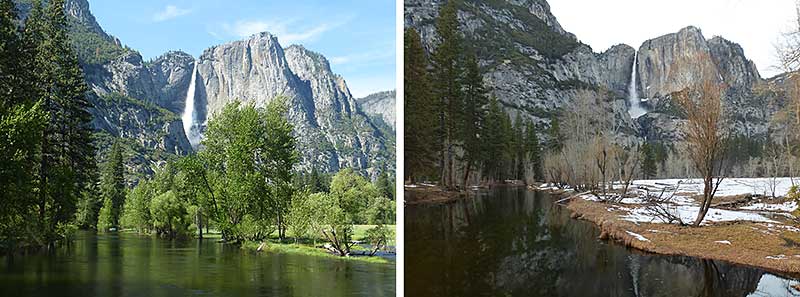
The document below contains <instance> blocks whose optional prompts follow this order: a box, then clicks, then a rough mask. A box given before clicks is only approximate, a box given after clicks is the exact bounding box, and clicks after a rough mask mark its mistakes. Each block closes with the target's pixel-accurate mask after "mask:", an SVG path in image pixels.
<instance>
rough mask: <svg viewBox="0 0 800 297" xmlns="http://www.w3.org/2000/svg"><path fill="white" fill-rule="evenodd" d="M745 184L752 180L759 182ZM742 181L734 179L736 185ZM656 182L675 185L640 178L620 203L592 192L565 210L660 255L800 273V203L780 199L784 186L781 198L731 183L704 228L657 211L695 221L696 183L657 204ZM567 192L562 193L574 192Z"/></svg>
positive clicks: (614, 237) (606, 235)
mask: <svg viewBox="0 0 800 297" xmlns="http://www.w3.org/2000/svg"><path fill="white" fill-rule="evenodd" d="M746 182H748V183H751V184H752V183H753V182H754V181H752V179H750V180H749V181H746ZM741 183H742V181H736V180H733V181H731V184H741ZM656 184H661V185H668V184H674V183H673V181H660V182H653V181H640V182H639V183H638V185H636V183H635V185H634V187H633V188H632V191H630V192H629V194H631V193H635V194H638V195H630V196H631V197H628V198H625V199H622V200H621V201H619V202H616V203H610V202H604V201H601V200H602V197H598V196H595V195H592V194H583V195H581V194H576V195H574V196H571V197H570V199H567V200H565V201H566V208H567V209H568V210H569V211H570V212H571V213H572V215H571V216H572V218H575V219H582V220H586V221H590V222H592V223H594V224H595V225H597V226H598V228H600V232H601V235H600V237H601V239H611V240H615V241H617V242H620V243H622V244H624V245H626V246H629V247H633V248H636V249H639V250H643V251H647V252H653V253H657V254H665V255H682V256H692V257H698V258H703V259H714V260H722V261H727V262H731V263H735V264H741V265H747V266H752V267H758V268H762V269H765V270H768V271H772V272H776V273H780V274H788V275H790V276H792V277H795V278H797V277H800V228H798V227H797V225H796V224H797V223H796V219H795V218H794V217H793V216H792V215H791V214H790V213H791V212H792V211H795V210H796V208H797V205H796V203H795V202H791V201H786V199H784V198H781V197H780V195H781V194H782V195H785V194H786V193H785V192H781V190H780V187H778V188H779V189H778V190H777V192H776V193H777V198H766V197H763V196H759V195H758V193H749V194H748V193H742V192H744V191H747V189H745V188H738V189H735V188H733V187H734V186H730V185H729V186H728V187H727V188H725V187H721V188H720V193H722V194H723V195H721V196H719V197H718V198H715V200H714V202H715V204H714V205H712V206H713V207H712V208H711V209H710V210H709V212H708V214H707V216H706V219H705V220H704V221H703V223H702V224H701V226H700V227H690V226H685V225H681V224H678V223H676V222H674V221H673V222H667V221H668V219H667V218H665V217H664V216H660V215H658V213H659V212H663V213H666V214H668V215H670V216H672V217H673V218H672V219H675V218H677V219H678V220H680V221H683V222H687V223H688V222H690V219H691V218H693V216H694V215H696V211H695V212H694V213H693V212H692V210H693V209H694V208H695V206H694V205H695V203H696V193H695V190H696V189H695V188H696V187H695V186H688V187H682V188H681V187H676V188H674V189H670V191H671V193H677V194H674V198H673V199H669V200H668V201H667V202H664V203H661V204H657V203H653V202H651V201H650V202H648V201H647V198H646V197H647V194H646V193H650V194H651V195H652V193H653V192H658V191H654V190H656V189H654V188H652V187H651V188H647V187H646V186H647V185H650V186H652V185H656ZM786 188H787V190H788V187H786ZM540 189H544V188H540ZM547 190H555V189H547ZM663 192H665V191H663V189H662V191H661V193H663ZM565 193H567V192H565ZM565 193H562V194H561V195H562V196H567V195H570V194H565ZM572 194H574V193H572ZM757 197H760V198H757Z"/></svg>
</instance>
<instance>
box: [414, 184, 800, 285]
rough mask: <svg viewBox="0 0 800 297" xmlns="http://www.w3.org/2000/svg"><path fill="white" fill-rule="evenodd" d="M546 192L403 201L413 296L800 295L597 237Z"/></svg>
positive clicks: (727, 268) (715, 265) (786, 281)
mask: <svg viewBox="0 0 800 297" xmlns="http://www.w3.org/2000/svg"><path fill="white" fill-rule="evenodd" d="M554 201H555V199H554V198H553V197H551V196H549V195H547V194H544V193H537V192H531V191H526V190H524V189H521V188H497V189H493V190H490V191H484V192H481V193H478V194H476V195H475V197H470V198H468V199H462V200H458V201H455V202H452V203H448V204H439V205H415V206H408V207H406V208H405V216H406V217H405V218H406V223H405V224H406V229H405V237H406V245H405V250H406V256H405V259H406V262H405V274H406V277H405V291H406V295H407V296H800V291H797V290H794V289H792V288H791V285H793V284H797V283H798V281H797V280H793V279H791V278H786V277H781V276H775V275H772V274H769V273H765V272H764V271H762V270H760V269H754V268H748V267H744V266H738V265H731V264H728V263H725V262H720V261H710V260H701V259H697V258H691V257H675V256H660V255H653V254H647V253H642V252H638V251H636V250H632V249H627V248H624V247H622V246H620V245H617V244H614V243H608V242H604V241H601V240H598V239H597V238H598V236H599V232H598V230H597V228H596V227H595V226H594V225H592V224H591V223H588V222H585V221H579V220H573V219H570V218H569V211H568V210H566V209H565V208H563V207H560V206H557V205H555V204H554Z"/></svg>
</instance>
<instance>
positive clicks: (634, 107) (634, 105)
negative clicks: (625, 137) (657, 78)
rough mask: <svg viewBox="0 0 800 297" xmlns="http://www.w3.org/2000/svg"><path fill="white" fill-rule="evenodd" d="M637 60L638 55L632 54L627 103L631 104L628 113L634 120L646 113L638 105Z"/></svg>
mask: <svg viewBox="0 0 800 297" xmlns="http://www.w3.org/2000/svg"><path fill="white" fill-rule="evenodd" d="M638 59H639V53H638V52H636V53H634V54H633V66H631V83H630V85H629V86H628V102H630V104H631V107H630V109H629V110H628V113H629V114H630V115H631V118H634V119H635V118H638V117H640V116H642V115H644V114H645V113H647V111H646V110H645V109H644V108H642V106H641V105H640V104H639V103H640V99H639V94H638V93H637V91H636V64H637V63H636V62H637V60H638Z"/></svg>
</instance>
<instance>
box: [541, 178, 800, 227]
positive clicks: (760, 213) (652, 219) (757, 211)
mask: <svg viewBox="0 0 800 297" xmlns="http://www.w3.org/2000/svg"><path fill="white" fill-rule="evenodd" d="M793 181H794V182H797V184H798V185H800V178H788V177H784V178H727V179H724V180H723V181H722V183H721V184H720V186H719V189H718V190H717V193H716V195H715V197H723V196H738V195H747V194H751V195H761V196H764V197H765V198H764V199H762V200H761V202H756V203H752V204H750V205H746V206H742V207H739V208H736V209H721V208H713V207H712V208H710V209H709V210H708V213H706V216H705V218H704V220H703V222H702V224H709V223H712V222H725V221H753V222H763V223H777V222H776V221H775V220H774V219H771V218H769V217H768V216H767V215H768V213H769V214H772V213H780V214H783V215H785V216H791V215H789V214H788V213H790V212H792V211H794V210H796V209H797V208H798V204H797V203H796V202H794V201H789V202H782V203H769V200H770V198H771V197H773V196H774V197H783V196H785V195H786V194H787V193H788V192H789V189H790V188H791V186H792V184H793ZM551 188H552V185H548V184H544V185H542V186H541V187H540V189H543V190H544V189H551ZM614 188H615V189H622V185H621V184H614ZM662 192H663V194H662ZM628 193H629V194H630V193H636V194H638V195H637V196H638V197H628V198H624V199H622V201H621V202H620V204H619V205H615V206H613V207H610V208H609V211H622V212H624V213H626V214H624V215H621V216H620V217H621V218H622V219H624V220H628V221H631V222H636V223H663V222H665V220H664V219H662V217H661V216H659V215H657V213H656V211H655V210H654V209H653V208H650V207H644V206H643V204H645V203H646V199H645V198H646V197H647V195H648V193H649V194H650V196H659V195H661V196H662V197H670V196H672V198H671V199H670V201H669V203H663V204H661V206H662V207H661V211H666V212H668V213H669V214H672V215H674V216H676V217H678V218H680V220H681V221H682V222H684V223H692V222H693V221H694V219H695V218H696V217H697V213H698V212H699V210H700V206H699V203H698V202H697V201H696V200H695V199H694V198H692V196H695V195H702V193H703V181H702V180H701V179H655V180H636V181H633V182H632V184H631V185H630V186H629V188H628ZM673 193H674V196H673ZM581 198H583V199H585V200H590V201H598V200H600V199H599V198H598V197H596V196H595V195H593V194H585V195H582V196H581Z"/></svg>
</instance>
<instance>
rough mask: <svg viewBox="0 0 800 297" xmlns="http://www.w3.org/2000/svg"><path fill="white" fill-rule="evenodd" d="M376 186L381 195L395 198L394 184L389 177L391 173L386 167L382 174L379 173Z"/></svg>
mask: <svg viewBox="0 0 800 297" xmlns="http://www.w3.org/2000/svg"><path fill="white" fill-rule="evenodd" d="M375 187H376V188H378V191H379V192H380V194H381V196H383V197H386V198H388V199H391V200H394V184H393V183H392V180H391V178H389V173H388V172H387V171H386V169H385V168H384V170H383V171H382V172H381V174H379V175H378V180H376V181H375Z"/></svg>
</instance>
